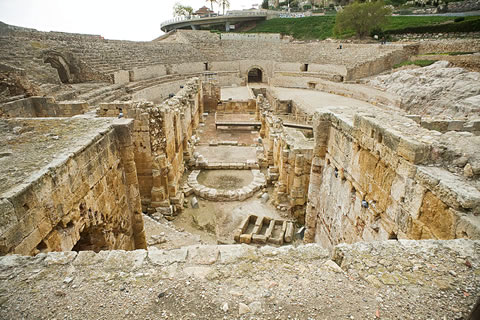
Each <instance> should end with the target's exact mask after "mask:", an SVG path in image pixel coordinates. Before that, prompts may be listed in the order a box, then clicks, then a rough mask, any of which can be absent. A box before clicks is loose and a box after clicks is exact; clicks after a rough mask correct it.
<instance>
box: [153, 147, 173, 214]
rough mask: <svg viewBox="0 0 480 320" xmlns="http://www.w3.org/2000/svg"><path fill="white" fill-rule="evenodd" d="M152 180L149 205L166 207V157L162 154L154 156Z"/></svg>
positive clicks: (167, 204)
mask: <svg viewBox="0 0 480 320" xmlns="http://www.w3.org/2000/svg"><path fill="white" fill-rule="evenodd" d="M152 181H153V187H152V192H151V197H152V202H151V203H150V206H151V207H152V208H159V207H168V206H169V205H170V203H169V201H168V199H167V185H168V169H167V157H166V156H165V155H164V154H162V155H160V156H156V157H155V159H154V161H153V166H152Z"/></svg>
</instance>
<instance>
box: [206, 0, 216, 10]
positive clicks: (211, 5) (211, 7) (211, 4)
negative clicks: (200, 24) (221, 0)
mask: <svg viewBox="0 0 480 320" xmlns="http://www.w3.org/2000/svg"><path fill="white" fill-rule="evenodd" d="M206 2H210V9H212V11H213V4H214V3H218V0H206Z"/></svg>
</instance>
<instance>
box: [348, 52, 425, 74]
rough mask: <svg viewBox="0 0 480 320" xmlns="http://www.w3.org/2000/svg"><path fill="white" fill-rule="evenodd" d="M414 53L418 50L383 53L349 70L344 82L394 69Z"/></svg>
mask: <svg viewBox="0 0 480 320" xmlns="http://www.w3.org/2000/svg"><path fill="white" fill-rule="evenodd" d="M414 51H416V48H401V49H398V50H395V51H393V52H386V53H382V52H381V53H380V55H379V56H378V57H375V58H373V59H371V60H368V61H363V62H359V63H358V64H356V65H355V66H354V67H351V68H347V75H346V76H345V78H344V80H346V81H352V80H357V79H362V78H365V77H369V76H373V75H376V74H379V73H380V72H382V71H385V70H389V69H392V68H393V66H394V65H395V64H398V63H401V62H403V61H405V60H407V59H408V58H409V57H410V55H412V53H413V52H414Z"/></svg>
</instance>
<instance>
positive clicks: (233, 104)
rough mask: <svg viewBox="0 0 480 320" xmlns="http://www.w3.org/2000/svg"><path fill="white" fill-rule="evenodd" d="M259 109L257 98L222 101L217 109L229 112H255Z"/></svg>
mask: <svg viewBox="0 0 480 320" xmlns="http://www.w3.org/2000/svg"><path fill="white" fill-rule="evenodd" d="M256 109H257V103H256V100H255V99H249V100H247V101H222V104H221V105H218V106H217V111H220V112H229V113H254V112H255V111H256Z"/></svg>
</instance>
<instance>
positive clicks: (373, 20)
mask: <svg viewBox="0 0 480 320" xmlns="http://www.w3.org/2000/svg"><path fill="white" fill-rule="evenodd" d="M390 14H391V11H390V9H389V8H386V7H385V4H384V2H383V1H375V2H365V3H360V2H354V3H352V4H349V5H348V6H346V7H345V8H344V9H343V11H341V12H340V13H338V14H337V17H336V20H335V27H334V33H335V34H336V35H340V34H342V33H346V32H348V31H354V32H355V34H356V35H357V37H359V38H364V37H365V36H367V35H368V34H369V33H370V32H371V31H372V30H373V29H381V28H382V27H383V26H384V25H386V24H387V22H388V16H389V15H390Z"/></svg>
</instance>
